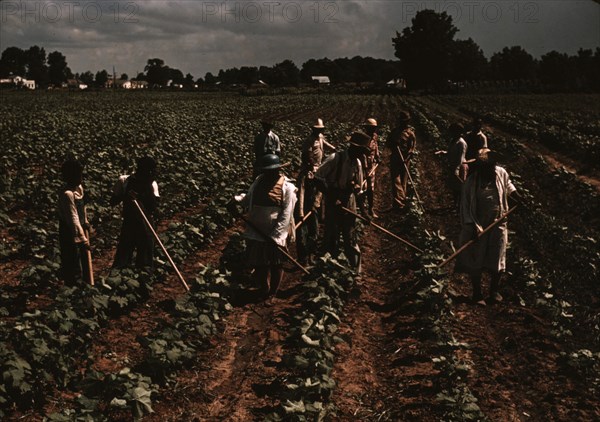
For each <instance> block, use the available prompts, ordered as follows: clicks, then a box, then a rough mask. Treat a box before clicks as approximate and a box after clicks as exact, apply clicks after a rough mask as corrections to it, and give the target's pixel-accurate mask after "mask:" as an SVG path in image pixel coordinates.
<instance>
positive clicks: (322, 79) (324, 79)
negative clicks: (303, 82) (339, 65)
mask: <svg viewBox="0 0 600 422" xmlns="http://www.w3.org/2000/svg"><path fill="white" fill-rule="evenodd" d="M311 79H312V80H313V82H316V83H318V84H319V85H329V84H330V83H331V81H330V80H329V76H311Z"/></svg>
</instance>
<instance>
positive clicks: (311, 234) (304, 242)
mask: <svg viewBox="0 0 600 422" xmlns="http://www.w3.org/2000/svg"><path fill="white" fill-rule="evenodd" d="M324 130H325V125H323V120H321V119H317V122H316V123H315V124H314V125H313V127H312V132H311V134H310V135H309V136H308V138H306V140H305V141H304V143H303V144H302V156H301V157H302V163H301V164H300V173H299V174H298V204H297V206H296V209H297V216H298V221H302V220H303V219H304V217H305V215H307V214H308V213H309V212H310V213H311V214H310V215H309V216H308V217H306V220H305V221H304V222H303V223H302V225H301V226H300V227H299V229H298V233H296V250H297V251H298V260H299V261H300V263H301V264H303V265H304V264H312V262H313V254H314V252H315V250H316V247H317V237H318V228H319V225H318V220H317V211H316V210H317V209H318V208H319V207H320V204H321V192H319V191H318V190H317V188H316V186H315V185H314V183H312V181H311V180H309V178H308V175H309V174H310V175H311V177H312V175H314V173H316V171H317V169H318V168H319V166H320V165H321V162H322V161H323V154H324V147H325V142H326V141H325V136H324V135H323V131H324Z"/></svg>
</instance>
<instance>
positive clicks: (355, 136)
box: [350, 130, 371, 151]
mask: <svg viewBox="0 0 600 422" xmlns="http://www.w3.org/2000/svg"><path fill="white" fill-rule="evenodd" d="M369 142H371V137H370V136H369V135H367V134H366V133H364V132H363V131H360V130H359V131H356V132H352V135H350V146H351V147H356V148H360V149H363V150H365V151H369V150H370V149H369Z"/></svg>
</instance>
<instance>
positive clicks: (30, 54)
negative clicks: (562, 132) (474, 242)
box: [0, 10, 600, 91]
mask: <svg viewBox="0 0 600 422" xmlns="http://www.w3.org/2000/svg"><path fill="white" fill-rule="evenodd" d="M457 32H458V29H457V28H456V26H454V24H453V22H452V17H451V16H450V15H448V14H447V13H446V12H442V13H437V12H435V11H433V10H422V11H419V12H418V13H417V14H416V15H415V17H414V18H413V20H412V25H411V26H409V27H406V28H404V29H403V30H402V32H396V36H395V37H394V38H392V45H393V47H394V50H395V56H396V57H397V59H398V60H384V59H376V58H372V57H360V56H356V57H353V58H337V59H333V60H331V59H328V58H320V59H310V60H308V61H306V62H304V63H303V64H302V66H301V67H300V68H299V67H298V66H297V65H296V64H295V63H294V62H293V61H292V60H283V61H282V62H280V63H277V64H275V65H273V66H260V67H257V66H242V67H240V68H237V67H233V68H228V69H221V70H219V72H218V73H217V74H216V75H214V74H212V73H211V72H208V73H206V74H205V76H204V77H203V78H202V77H200V78H197V79H196V78H194V76H192V75H191V74H190V73H187V74H186V75H184V74H183V72H182V71H181V70H179V69H176V68H172V67H170V66H168V65H167V64H166V63H165V62H164V60H162V59H160V58H151V59H148V61H147V63H146V66H145V67H144V72H141V73H139V74H138V75H136V78H135V79H137V80H144V81H147V82H148V84H149V85H150V87H163V86H167V85H169V84H171V85H178V86H181V87H191V86H193V85H195V84H206V85H216V84H224V85H245V86H251V85H254V84H260V83H264V84H267V85H271V86H297V85H300V84H302V83H310V82H311V78H312V76H328V77H329V79H330V81H331V82H332V83H334V84H336V83H355V84H360V83H373V84H376V85H382V84H385V83H386V82H387V81H389V80H391V79H394V78H404V79H405V80H406V81H407V84H408V87H409V88H414V89H422V88H433V89H436V88H443V87H444V86H447V85H448V83H449V82H453V83H460V82H470V81H483V80H493V81H531V80H538V81H540V82H541V83H542V84H544V85H546V86H549V87H551V88H552V89H556V90H565V91H589V90H593V91H600V48H596V49H595V51H593V50H591V49H580V50H579V51H578V52H577V54H575V55H568V54H565V53H560V52H558V51H550V52H549V53H546V54H544V55H543V56H541V57H540V59H535V58H534V57H533V56H532V55H531V54H529V53H528V52H527V51H526V50H525V49H524V48H522V47H521V46H512V47H505V48H504V49H502V51H499V52H496V53H494V54H493V55H492V56H491V57H490V59H489V60H488V59H487V58H486V57H485V55H484V54H483V50H482V49H481V48H480V47H479V45H478V44H477V43H476V42H475V41H474V40H473V39H471V38H468V39H466V40H461V39H457V38H456V34H457ZM11 74H12V75H15V76H25V77H26V78H27V79H34V80H35V81H36V83H37V85H38V86H42V87H44V86H47V85H60V84H62V83H64V82H66V81H67V80H68V79H72V78H74V79H77V80H79V81H80V82H82V83H85V84H87V85H88V86H99V87H102V86H105V85H106V83H107V82H108V80H109V79H110V78H112V75H111V74H109V73H108V72H107V71H106V70H100V71H98V72H96V73H95V74H94V73H92V72H91V71H86V72H83V73H81V74H73V73H72V71H71V69H70V68H69V66H68V64H67V60H66V57H65V56H64V55H63V54H62V53H60V52H59V51H53V52H51V53H50V54H48V55H46V52H45V50H44V48H41V47H39V46H37V45H36V46H32V47H30V48H29V49H27V50H22V49H20V48H18V47H8V48H7V49H5V50H4V51H3V52H2V56H1V57H0V77H2V78H5V77H8V76H9V75H11ZM127 78H128V77H127V75H126V74H122V75H121V76H120V79H127Z"/></svg>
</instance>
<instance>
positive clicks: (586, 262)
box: [420, 114, 600, 389]
mask: <svg viewBox="0 0 600 422" xmlns="http://www.w3.org/2000/svg"><path fill="white" fill-rule="evenodd" d="M420 119H426V118H425V117H424V115H422V114H420ZM427 125H428V127H429V128H432V126H434V125H435V124H434V123H432V122H429V123H426V126H427ZM431 133H433V134H434V136H435V134H436V133H439V131H438V132H436V130H434V131H433V132H431ZM495 142H496V144H497V145H498V147H497V148H500V149H501V150H503V151H505V152H507V153H511V152H512V151H513V150H514V149H515V148H517V149H518V147H516V146H515V145H514V144H512V145H511V144H510V143H509V142H508V141H506V140H505V139H504V138H501V137H500V138H497V139H495ZM538 160H539V161H540V162H539V163H538V165H539V167H540V169H539V171H540V172H547V168H548V166H547V165H546V164H545V163H544V162H543V159H542V158H541V157H539V158H538ZM512 177H513V181H514V182H515V184H516V185H517V189H518V190H519V192H520V193H521V199H520V201H521V206H520V210H519V212H518V213H517V214H515V219H516V222H515V223H516V224H517V226H518V227H517V230H518V233H519V243H520V244H524V245H527V247H526V249H528V250H529V251H530V253H531V254H533V255H537V257H538V259H542V260H544V262H546V263H548V262H549V261H550V262H551V261H554V262H555V263H556V264H555V265H545V266H544V267H543V268H539V267H538V265H537V263H536V261H535V259H536V258H531V257H528V256H526V254H525V253H526V252H525V250H523V247H521V248H519V255H518V256H515V255H514V253H513V251H512V250H509V257H510V259H511V260H512V265H510V267H511V268H513V270H512V272H513V274H512V275H511V283H512V284H514V285H516V286H518V287H519V288H521V289H522V295H523V296H521V295H519V296H518V299H519V301H520V303H521V305H522V306H526V302H525V301H524V297H525V296H526V294H527V296H528V297H529V298H528V302H529V304H531V305H534V306H538V307H541V308H542V309H544V310H545V312H546V314H547V315H548V317H549V318H550V320H551V321H552V324H553V326H554V330H553V333H554V335H555V337H556V338H557V339H562V342H563V343H564V344H565V346H567V347H566V348H567V349H568V350H569V349H570V350H571V351H569V352H564V353H563V354H564V356H563V359H561V363H562V364H563V365H567V366H569V367H570V368H571V369H580V370H579V371H578V373H579V374H580V376H584V377H585V378H586V379H588V380H590V382H591V383H592V385H594V386H595V388H596V389H597V388H598V380H599V379H600V365H599V363H600V362H599V360H598V356H599V355H598V353H596V354H594V353H593V352H592V351H591V350H589V349H576V348H575V349H574V347H576V346H575V345H572V344H571V342H570V341H569V340H568V338H570V337H571V336H572V335H573V332H574V331H575V330H581V324H582V323H583V324H584V326H586V327H587V329H586V331H587V332H588V333H589V334H591V336H590V338H589V339H588V340H591V342H590V343H589V347H590V348H592V349H593V348H597V347H598V346H599V343H598V340H599V339H600V325H599V324H598V322H599V320H598V316H597V313H596V312H594V308H593V305H591V304H590V303H585V302H586V300H585V298H586V297H589V296H588V295H587V294H586V293H584V292H588V293H589V289H594V286H595V280H596V279H597V277H598V264H600V252H599V251H598V248H597V244H596V240H595V239H594V238H591V237H585V236H580V235H574V236H573V235H571V234H570V233H569V232H568V231H567V230H566V228H565V227H563V226H561V225H559V224H558V222H557V221H556V220H555V219H554V218H552V217H550V216H548V215H547V214H546V213H545V212H544V207H542V206H541V204H539V203H538V202H537V201H536V200H535V198H534V196H533V195H532V193H531V192H530V191H529V190H528V189H527V187H526V184H525V183H524V182H523V181H522V178H521V177H519V175H517V174H515V173H514V172H513V174H512ZM552 178H553V185H554V186H555V187H558V188H559V189H560V188H564V189H567V188H568V189H574V186H575V189H577V188H578V189H580V192H583V194H585V195H587V197H588V198H589V200H588V201H584V202H585V203H583V204H582V206H584V207H585V206H587V207H597V204H598V195H597V193H596V192H595V191H594V190H593V189H590V188H589V186H585V185H583V186H582V185H577V182H576V180H574V179H573V178H574V176H573V175H572V174H570V173H568V172H565V171H558V172H554V173H553V174H552ZM542 251H543V253H540V252H542ZM564 256H569V257H571V258H570V260H569V261H568V262H565V260H564ZM596 284H597V283H596ZM584 286H586V287H584ZM569 297H570V298H569ZM582 299H584V300H582ZM580 340H581V339H580Z"/></svg>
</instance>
